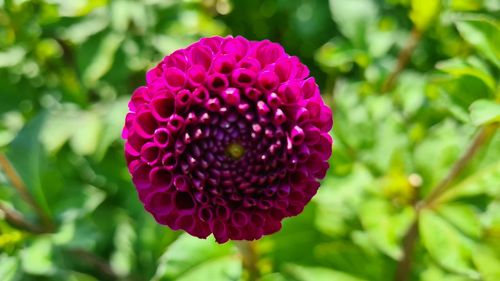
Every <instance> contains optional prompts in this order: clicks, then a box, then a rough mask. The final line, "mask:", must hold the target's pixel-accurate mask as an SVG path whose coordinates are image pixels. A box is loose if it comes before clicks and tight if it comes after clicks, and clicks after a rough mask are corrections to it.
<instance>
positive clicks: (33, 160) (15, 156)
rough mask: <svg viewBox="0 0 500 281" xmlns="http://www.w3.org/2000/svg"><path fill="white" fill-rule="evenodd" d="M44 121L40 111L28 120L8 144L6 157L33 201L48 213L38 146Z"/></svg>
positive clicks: (44, 118) (41, 153) (43, 113)
mask: <svg viewBox="0 0 500 281" xmlns="http://www.w3.org/2000/svg"><path fill="white" fill-rule="evenodd" d="M46 119H47V113H46V112H43V111H42V112H40V113H39V114H38V115H37V116H36V117H35V118H33V119H32V120H30V121H29V122H28V123H27V124H26V126H24V127H23V129H21V131H20V132H19V133H18V134H17V136H16V138H15V139H14V140H13V141H12V143H10V145H9V147H8V150H7V157H8V158H9V160H10V161H11V163H12V164H13V166H14V168H15V169H16V171H17V173H19V175H20V177H21V179H22V180H23V182H24V183H25V184H26V186H27V187H28V189H29V190H30V192H32V195H34V197H35V200H36V201H37V202H38V204H40V205H41V206H42V208H43V209H44V210H45V211H46V212H48V213H49V207H48V203H47V199H46V196H45V191H44V189H43V186H42V175H41V167H42V166H43V165H45V163H44V156H45V155H44V151H43V149H42V146H41V145H40V134H41V130H42V128H43V125H44V123H45V120H46Z"/></svg>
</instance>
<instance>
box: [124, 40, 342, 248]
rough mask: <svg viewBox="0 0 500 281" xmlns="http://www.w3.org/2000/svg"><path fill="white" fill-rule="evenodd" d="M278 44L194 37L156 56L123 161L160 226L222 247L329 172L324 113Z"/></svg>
mask: <svg viewBox="0 0 500 281" xmlns="http://www.w3.org/2000/svg"><path fill="white" fill-rule="evenodd" d="M308 76H309V70H308V68H307V67H306V66H305V65H303V64H302V63H300V61H299V59H298V58H297V57H292V56H289V55H288V54H286V53H285V51H284V50H283V47H282V46H281V45H279V44H276V43H272V42H270V41H268V40H265V41H260V42H258V41H248V40H247V39H245V38H243V37H239V36H238V37H236V38H233V37H226V38H221V37H211V38H203V39H201V40H200V41H199V42H196V43H194V44H192V45H191V46H189V47H187V48H186V49H182V50H178V51H175V52H174V53H172V54H171V55H169V56H167V57H165V58H164V59H163V61H161V62H160V63H159V64H158V65H157V66H156V67H154V68H153V69H151V70H149V71H148V73H147V74H146V85H145V86H141V87H139V88H137V89H136V90H135V92H134V94H133V95H132V98H131V100H130V103H129V109H130V112H129V113H128V114H127V117H126V120H125V127H124V129H123V138H124V139H126V144H125V157H126V159H127V163H128V168H129V171H130V173H131V174H132V180H133V182H134V184H135V186H136V188H137V192H138V194H139V198H140V200H141V201H142V202H143V203H144V207H145V209H146V210H147V211H149V212H150V213H151V214H152V215H153V216H154V218H155V219H156V220H157V221H158V223H160V224H164V225H167V226H169V227H170V228H172V229H174V230H178V229H183V230H185V231H186V232H188V233H190V234H191V235H194V236H197V237H200V238H206V237H207V236H208V235H210V234H211V233H213V235H214V236H215V239H216V240H217V241H218V242H220V243H223V242H226V241H228V240H229V239H234V240H242V239H244V240H253V239H259V238H260V237H262V235H265V234H270V233H274V232H276V231H278V230H279V229H280V228H281V220H282V219H283V218H285V217H289V216H295V215H297V214H299V213H300V212H302V210H303V209H304V206H305V205H306V204H307V203H308V202H309V201H310V200H311V198H312V197H313V196H314V195H315V194H316V191H317V189H318V187H319V180H320V179H322V178H323V177H324V176H325V174H326V171H327V169H328V167H329V166H328V162H327V161H328V158H329V157H330V155H331V152H332V150H331V146H332V139H331V137H330V135H329V133H328V132H329V130H330V129H331V127H332V122H333V121H332V112H331V110H330V108H328V106H326V105H325V103H324V102H323V100H322V99H321V96H320V92H319V89H318V86H317V85H316V82H315V80H314V78H312V77H308Z"/></svg>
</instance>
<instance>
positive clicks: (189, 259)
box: [152, 234, 241, 281]
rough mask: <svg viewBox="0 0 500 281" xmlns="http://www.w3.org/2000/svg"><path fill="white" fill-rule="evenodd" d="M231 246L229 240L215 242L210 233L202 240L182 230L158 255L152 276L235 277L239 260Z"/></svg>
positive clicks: (159, 278)
mask: <svg viewBox="0 0 500 281" xmlns="http://www.w3.org/2000/svg"><path fill="white" fill-rule="evenodd" d="M234 250H235V249H234V248H233V247H232V245H231V244H230V243H226V244H222V245H221V244H217V243H216V242H215V241H214V239H213V238H212V237H210V238H209V239H207V240H202V239H199V238H196V237H192V236H190V235H188V234H183V235H181V236H180V237H179V238H178V239H177V240H176V241H175V242H174V243H172V244H171V245H170V246H169V247H168V249H167V250H166V252H165V253H164V254H163V256H162V257H161V258H160V261H159V265H158V268H157V271H156V273H155V276H154V277H153V279H152V280H153V281H157V280H186V281H189V280H221V281H224V280H228V281H229V280H238V279H239V278H240V276H241V260H240V259H239V258H238V257H237V256H236V254H235V251H234ZM197 278H198V279H197Z"/></svg>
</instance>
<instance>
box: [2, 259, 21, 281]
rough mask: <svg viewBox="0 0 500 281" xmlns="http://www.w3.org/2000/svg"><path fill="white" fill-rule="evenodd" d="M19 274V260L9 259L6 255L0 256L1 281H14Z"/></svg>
mask: <svg viewBox="0 0 500 281" xmlns="http://www.w3.org/2000/svg"><path fill="white" fill-rule="evenodd" d="M18 273H19V260H18V258H17V257H9V256H7V254H2V255H0V276H2V280H3V281H13V280H16V276H17V275H18Z"/></svg>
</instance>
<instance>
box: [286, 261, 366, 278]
mask: <svg viewBox="0 0 500 281" xmlns="http://www.w3.org/2000/svg"><path fill="white" fill-rule="evenodd" d="M286 272H287V273H288V274H290V275H291V276H292V278H293V279H294V280H297V281H331V280H335V281H363V280H364V279H360V278H357V277H354V276H352V275H349V274H347V273H344V272H341V271H336V270H333V269H330V268H321V267H304V266H300V265H292V264H290V265H288V266H287V267H286Z"/></svg>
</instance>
